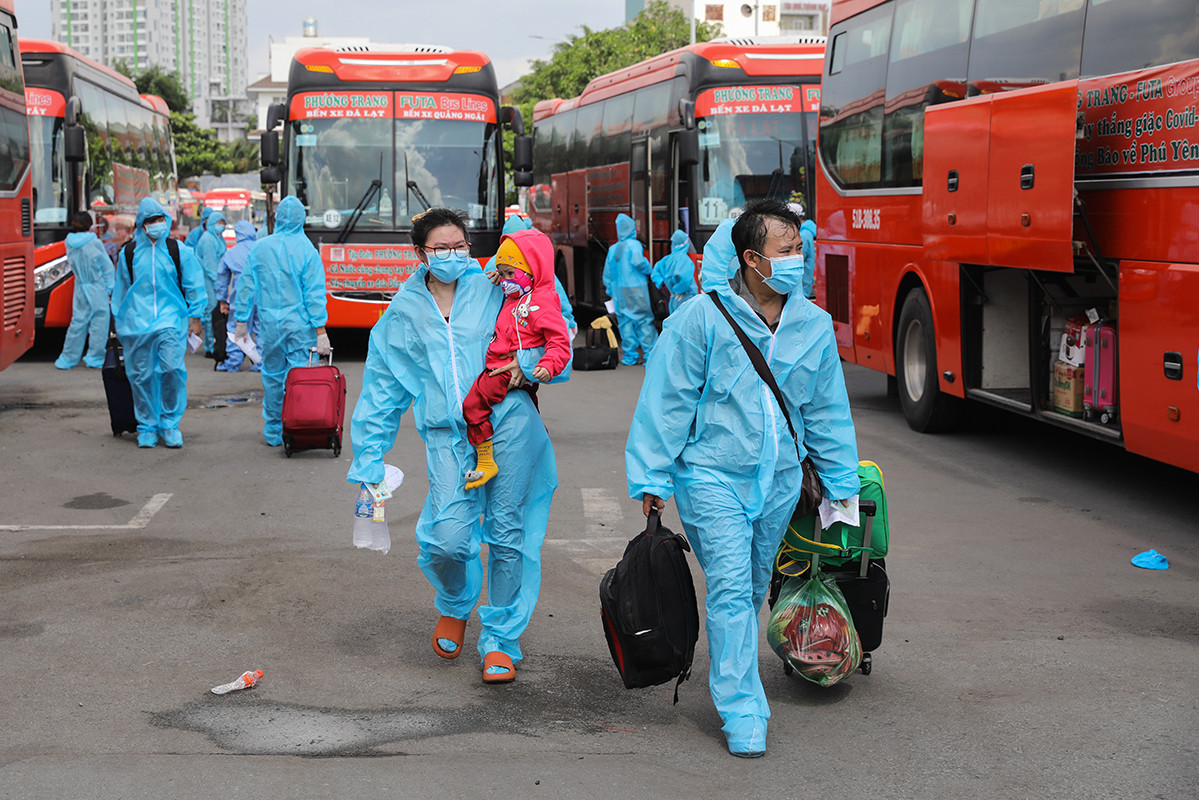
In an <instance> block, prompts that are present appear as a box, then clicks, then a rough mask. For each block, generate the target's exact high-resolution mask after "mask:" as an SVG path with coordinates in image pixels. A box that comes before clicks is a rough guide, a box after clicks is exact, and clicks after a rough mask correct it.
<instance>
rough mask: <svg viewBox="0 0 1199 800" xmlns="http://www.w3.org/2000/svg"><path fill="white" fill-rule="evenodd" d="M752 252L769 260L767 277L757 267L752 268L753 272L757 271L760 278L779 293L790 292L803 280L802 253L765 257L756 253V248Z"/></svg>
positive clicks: (797, 287)
mask: <svg viewBox="0 0 1199 800" xmlns="http://www.w3.org/2000/svg"><path fill="white" fill-rule="evenodd" d="M754 252H755V253H757V254H758V255H759V256H761V257H762V258H766V260H767V261H769V262H770V277H769V278H767V277H765V276H764V275H762V273H761V272H758V270H757V269H754V272H757V273H758V275H759V276H760V277H761V278H762V282H763V283H765V284H766V285H767V286H769V287H770V288H771V289H773V290H774V291H776V292H778V293H779V294H791V293H792V292H794V291H796V290H797V289H799V287H800V285H801V283H802V282H803V253H796V254H795V255H790V256H779V257H778V258H767V257H766V256H764V255H762V254H761V253H758V251H757V250H755V251H754Z"/></svg>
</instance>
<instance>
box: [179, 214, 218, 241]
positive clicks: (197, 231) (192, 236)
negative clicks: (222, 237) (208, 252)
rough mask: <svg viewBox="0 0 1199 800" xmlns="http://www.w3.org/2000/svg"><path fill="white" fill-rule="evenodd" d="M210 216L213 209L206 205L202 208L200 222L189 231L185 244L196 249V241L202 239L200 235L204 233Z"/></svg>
mask: <svg viewBox="0 0 1199 800" xmlns="http://www.w3.org/2000/svg"><path fill="white" fill-rule="evenodd" d="M210 216H212V209H211V208H209V207H208V206H204V208H203V209H201V210H200V224H199V225H197V226H196V227H194V228H192V229H191V230H190V231H188V232H187V238H186V239H184V240H183V243H184V244H185V245H187V246H188V247H190V248H192V249H193V250H194V249H195V247H196V243H197V242H199V241H200V237H201V236H202V235H203V234H204V225H205V224H206V223H207V222H208V218H209V217H210Z"/></svg>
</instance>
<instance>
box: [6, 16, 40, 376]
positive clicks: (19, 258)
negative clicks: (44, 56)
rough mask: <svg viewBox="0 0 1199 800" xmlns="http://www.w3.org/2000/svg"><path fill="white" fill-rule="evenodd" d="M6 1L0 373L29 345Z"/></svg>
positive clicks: (13, 55) (27, 218)
mask: <svg viewBox="0 0 1199 800" xmlns="http://www.w3.org/2000/svg"><path fill="white" fill-rule="evenodd" d="M18 59H19V54H18V52H17V18H16V16H15V15H14V14H13V4H12V0H0V264H2V265H3V269H4V280H3V283H2V284H0V292H2V294H0V309H2V312H3V323H0V369H4V368H5V367H7V366H8V365H9V364H11V363H12V362H14V361H16V360H17V359H18V358H19V357H20V356H21V355H22V354H23V353H24V352H25V351H26V350H28V349H29V348H30V347H31V346H32V345H33V331H34V321H33V187H32V183H31V181H30V180H29V128H28V126H27V125H26V121H25V97H24V90H23V80H22V78H21V64H20V62H19V60H18Z"/></svg>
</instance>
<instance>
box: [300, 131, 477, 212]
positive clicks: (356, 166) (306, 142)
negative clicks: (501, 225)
mask: <svg viewBox="0 0 1199 800" xmlns="http://www.w3.org/2000/svg"><path fill="white" fill-rule="evenodd" d="M291 137H292V139H291V147H292V151H291V152H292V154H293V155H292V158H291V159H290V164H291V165H290V170H291V174H290V182H291V185H292V186H294V187H295V194H296V196H297V197H298V198H299V199H300V201H301V202H302V203H304V207H305V209H307V212H308V224H310V225H321V226H325V227H328V228H337V227H340V226H341V224H342V222H343V220H344V219H345V218H346V217H347V216H348V215H349V214H350V213H352V212H353V210H354V208H355V207H356V206H358V205H359V203H360V202H361V201H362V200H363V198H367V203H366V205H365V207H364V210H363V213H362V216H361V217H360V218H359V220H358V221H357V223H356V227H357V228H358V229H375V230H384V229H394V228H407V227H408V226H410V225H411V223H412V216H413V215H414V214H418V213H420V212H421V211H424V210H425V209H426V208H429V207H430V206H448V207H450V208H460V209H462V210H464V211H466V212H467V213H468V214H469V215H470V218H471V222H472V223H473V224H477V225H484V224H490V223H493V222H494V221H495V219H494V217H495V215H496V214H497V213H498V212H497V209H498V208H499V199H498V191H499V186H498V181H497V180H496V176H497V170H498V159H497V157H496V126H495V125H494V124H493V123H486V122H473V121H458V120H392V119H302V120H297V121H295V122H293V123H292V124H291ZM374 180H379V181H380V184H381V185H380V187H379V189H378V190H377V191H372V190H371V181H374Z"/></svg>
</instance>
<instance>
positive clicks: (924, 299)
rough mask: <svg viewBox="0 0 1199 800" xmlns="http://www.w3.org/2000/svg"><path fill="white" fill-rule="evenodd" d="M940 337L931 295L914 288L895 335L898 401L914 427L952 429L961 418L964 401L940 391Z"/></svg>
mask: <svg viewBox="0 0 1199 800" xmlns="http://www.w3.org/2000/svg"><path fill="white" fill-rule="evenodd" d="M938 374H939V373H938V372H937V340H936V336H935V335H934V331H933V312H932V308H931V307H930V306H929V304H928V295H926V294H925V293H924V290H923V289H914V290H913V291H911V292H909V293H908V296H907V297H906V298H905V299H904V301H903V308H902V310H901V311H900V312H899V329H898V330H897V331H896V336H895V379H896V384H897V388H898V390H899V404H900V405H901V406H902V407H903V415H904V417H905V418H907V421H908V425H909V426H910V427H911V428H912V430H915V431H920V432H921V433H934V432H936V431H944V430H949V429H950V428H952V427H954V426H955V425H957V423H958V420H959V419H960V418H961V413H962V402H961V400H960V399H959V398H957V397H954V396H953V395H947V394H945V393H944V392H942V391H941V389H940V386H939V384H938V380H937V376H938Z"/></svg>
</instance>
